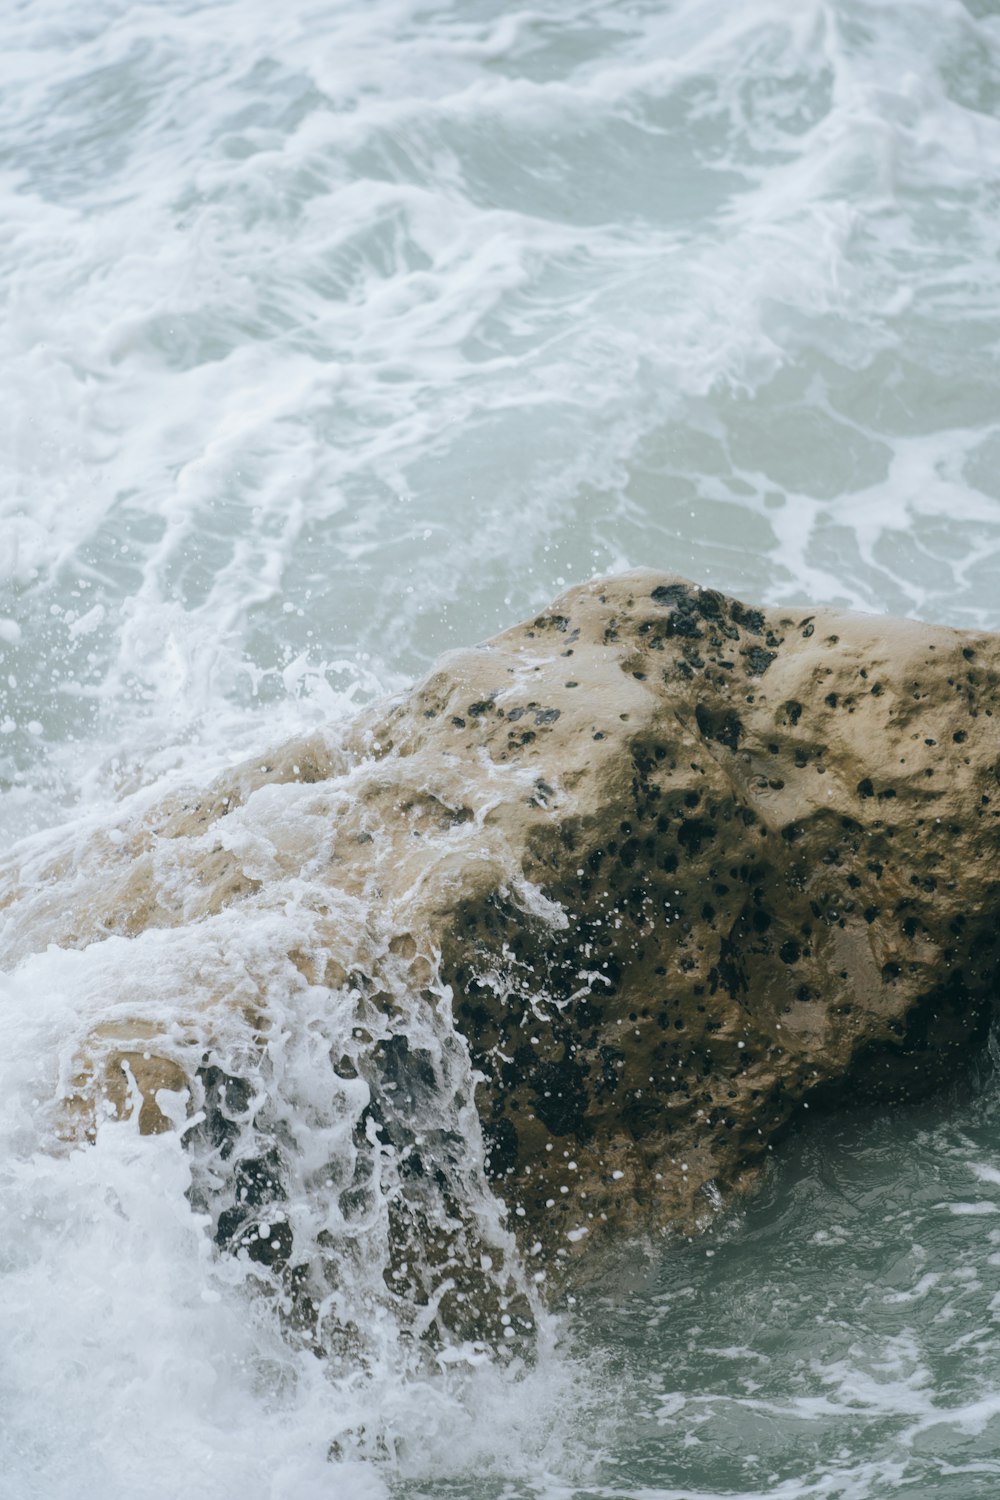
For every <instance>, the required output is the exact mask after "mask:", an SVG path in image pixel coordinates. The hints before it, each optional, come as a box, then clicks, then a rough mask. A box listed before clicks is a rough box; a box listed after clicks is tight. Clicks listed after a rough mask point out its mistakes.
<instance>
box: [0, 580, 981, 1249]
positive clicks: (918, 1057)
mask: <svg viewBox="0 0 1000 1500" xmlns="http://www.w3.org/2000/svg"><path fill="white" fill-rule="evenodd" d="M998 667H1000V644H998V640H997V638H996V637H993V636H989V635H980V634H975V633H969V632H959V631H953V630H948V629H943V628H940V627H935V626H929V625H924V624H920V623H918V622H915V621H899V620H889V619H885V618H881V617H868V616H859V615H849V614H842V613H838V612H836V611H832V610H806V609H789V608H778V609H758V608H751V607H748V606H746V605H743V604H740V603H738V602H737V601H735V600H732V599H728V598H726V597H724V596H723V595H721V594H718V593H715V592H714V591H711V590H703V589H699V588H697V587H696V586H694V585H692V584H689V583H687V582H685V581H684V580H682V579H678V578H675V577H669V576H663V575H661V574H657V573H653V572H646V571H641V572H635V573H630V574H626V575H623V576H620V577H616V578H611V579H605V580H597V581H594V582H592V583H589V584H586V585H584V586H582V587H580V588H575V589H571V590H569V591H568V592H567V593H565V594H564V595H562V596H561V597H560V598H559V599H558V600H557V601H556V602H555V603H554V604H553V605H552V607H551V608H550V609H549V610H547V611H546V612H545V613H543V614H541V615H539V616H538V617H537V618H536V619H535V620H533V621H530V622H528V623H527V624H524V625H520V626H517V627H516V628H514V629H512V630H509V631H507V632H505V633H504V634H502V635H500V636H498V637H497V638H496V639H495V640H493V641H490V642H488V643H487V644H486V645H484V646H480V647H477V648H475V649H472V650H468V651H462V652H456V653H453V654H452V655H450V656H449V657H447V658H445V659H444V660H443V661H442V662H441V664H440V665H439V667H438V668H437V670H436V671H434V672H433V673H432V674H431V676H430V677H429V678H428V679H427V680H426V681H425V682H423V683H422V684H420V685H419V686H418V687H416V688H415V689H414V690H413V691H412V692H410V693H408V694H407V695H405V696H404V697H402V698H401V699H399V700H397V701H395V702H393V703H391V704H389V705H388V706H382V707H377V708H375V709H373V710H371V711H368V712H366V713H365V714H363V715H362V716H361V717H360V718H359V719H358V720H357V721H356V722H355V723H354V725H353V726H352V727H351V729H350V731H349V733H348V736H347V738H346V740H345V741H344V742H343V743H340V744H337V745H331V744H328V743H327V742H326V741H325V739H324V738H323V737H322V736H319V737H316V738H315V739H314V740H311V741H309V742H308V743H307V742H301V743H297V744H293V745H291V746H287V747H285V748H284V749H282V750H280V751H278V752H275V754H274V755H273V756H271V757H269V758H268V760H267V761H266V762H263V763H261V764H260V765H257V764H254V765H252V766H245V767H242V768H239V769H238V770H236V771H234V772H233V773H232V774H231V775H230V776H227V777H224V778H222V779H221V781H219V782H218V783H217V784H216V785H214V786H213V787H212V788H210V789H209V790H208V791H207V792H205V793H202V794H198V793H194V792H193V793H192V794H191V795H190V796H189V797H183V798H180V799H174V801H173V802H172V804H171V805H170V806H160V807H157V808H153V809H151V810H150V811H149V812H148V813H147V814H146V815H145V816H144V817H143V818H142V819H140V820H139V822H138V823H137V824H136V825H134V826H129V827H126V828H124V829H123V830H122V831H121V834H120V835H119V836H118V840H117V842H110V841H109V839H108V837H107V836H106V835H104V834H102V835H95V837H94V838H93V839H92V840H91V842H90V844H89V845H88V846H87V848H85V849H84V850H83V851H77V852H76V853H75V854H74V855H73V857H72V858H69V857H68V856H67V855H66V854H65V853H63V854H57V855H55V856H52V857H51V858H49V860H48V863H46V861H45V860H44V859H40V860H37V861H35V862H34V863H33V864H32V865H31V867H30V868H22V870H21V872H20V875H18V874H17V872H15V873H14V874H13V875H12V877H11V880H10V883H9V886H8V890H7V893H6V897H4V896H3V894H2V893H0V903H4V902H6V905H7V914H8V933H7V936H8V939H9V941H10V942H11V944H12V945H13V949H14V951H15V953H16V952H18V951H24V950H25V949H30V948H36V947H44V945H45V944H46V943H48V942H59V943H64V944H69V945H76V946H82V945H84V944H86V943H90V942H93V941H95V940H96V939H99V938H101V937H103V936H105V935H108V934H119V935H123V936H126V937H132V936H134V935H135V934H136V933H138V932H142V931H146V930H148V929H150V928H154V927H155V928H174V927H183V928H184V929H185V931H186V932H188V933H190V932H191V931H196V930H197V929H198V926H199V924H201V923H207V922H209V921H210V920H211V919H213V918H217V917H218V915H219V914H220V913H224V912H226V911H228V910H230V909H237V908H238V909H240V910H244V911H245V913H246V918H247V921H248V922H252V921H255V920H257V919H258V918H259V915H260V913H262V912H264V911H268V910H272V909H273V908H274V903H275V902H276V901H278V900H279V899H286V898H287V890H288V889H289V888H290V882H292V883H295V888H296V890H297V891H300V893H301V894H300V896H299V897H297V899H300V900H301V901H303V902H305V903H306V904H307V905H308V907H309V910H310V912H311V913H312V920H313V927H312V929H311V931H312V937H311V938H310V940H309V942H308V943H302V942H299V943H298V944H297V945H296V946H290V947H289V948H288V950H287V952H286V953H285V954H283V955H279V957H281V958H282V960H283V961H284V963H285V966H286V969H287V970H288V971H289V973H291V974H292V975H293V976H296V975H297V976H299V980H300V981H301V983H303V984H309V985H312V986H326V987H328V988H329V989H330V990H331V991H338V992H340V991H342V990H344V987H345V986H347V987H351V986H353V988H352V989H351V993H352V994H357V995H358V996H359V997H360V998H359V999H358V1000H357V1005H358V1017H359V1019H360V1020H361V1021H362V1022H363V1025H362V1028H361V1031H359V1032H358V1035H359V1036H361V1037H362V1042H361V1043H360V1044H359V1045H361V1046H363V1045H364V1040H363V1038H364V1036H367V1035H368V1034H369V1033H368V1032H365V1031H364V1026H368V1027H369V1028H370V1031H371V1035H372V1036H373V1037H374V1035H375V1031H376V1030H377V1028H378V1026H379V1025H382V1021H380V1020H379V1019H378V1018H379V1017H381V1018H383V1020H384V1018H386V1017H389V1018H391V1017H393V1016H399V1015H402V1014H403V1012H404V1011H405V1010H406V1007H407V1006H412V1005H413V1004H414V1003H419V1004H423V1005H425V1006H426V1007H427V1008H428V1012H429V1013H430V1012H435V1013H437V1012H440V1010H441V1006H442V984H443V985H447V986H450V988H451V991H452V1005H453V1011H454V1018H455V1021H456V1023H457V1025H458V1027H459V1029H460V1031H461V1032H462V1033H463V1035H464V1036H465V1038H466V1039H467V1042H468V1046H469V1048H470V1050H471V1054H472V1058H473V1061H474V1063H475V1066H476V1067H477V1068H478V1070H479V1071H480V1073H481V1075H482V1081H481V1082H480V1084H479V1086H478V1090H477V1095H476V1103H477V1106H478V1110H479V1114H480V1117H481V1119H482V1122H483V1130H484V1135H485V1138H486V1141H487V1143H488V1146H489V1151H490V1169H491V1172H492V1175H493V1177H494V1179H495V1180H496V1181H497V1184H498V1191H499V1193H500V1194H501V1195H502V1197H503V1199H504V1200H505V1202H506V1204H507V1207H508V1210H509V1211H510V1213H511V1222H512V1223H513V1224H514V1226H515V1228H518V1229H520V1230H522V1231H523V1235H522V1238H523V1239H524V1241H525V1243H529V1242H534V1241H536V1240H538V1241H540V1242H541V1243H542V1244H543V1246H544V1248H545V1251H546V1253H548V1252H551V1251H552V1250H553V1249H554V1248H556V1249H560V1250H563V1251H566V1252H568V1253H569V1254H570V1255H572V1254H573V1253H575V1252H576V1251H578V1250H579V1248H580V1246H581V1245H586V1244H591V1243H593V1242H594V1241H596V1240H598V1239H600V1238H601V1234H600V1231H601V1230H603V1228H604V1227H605V1226H606V1225H607V1224H609V1223H611V1224H613V1225H614V1226H615V1227H616V1228H618V1229H620V1228H623V1227H624V1228H628V1229H632V1230H636V1231H641V1230H647V1229H652V1228H657V1227H669V1226H677V1227H683V1228H688V1227H689V1226H691V1225H693V1224H697V1223H698V1222H700V1221H703V1220H704V1219H705V1218H706V1217H707V1216H708V1215H710V1214H711V1212H712V1211H713V1209H714V1208H715V1207H716V1206H717V1205H718V1203H720V1202H721V1201H724V1200H725V1199H726V1198H727V1197H728V1196H729V1195H730V1194H731V1193H732V1192H733V1191H734V1190H741V1189H744V1188H746V1187H747V1186H748V1185H750V1184H751V1183H752V1182H753V1181H754V1178H755V1174H756V1173H757V1172H758V1171H759V1168H760V1166H761V1163H762V1161H763V1160H764V1157H765V1153H766V1151H767V1149H768V1147H769V1146H770V1145H771V1144H772V1143H773V1142H774V1141H775V1140H776V1138H777V1137H778V1136H779V1135H780V1134H781V1132H782V1131H783V1130H784V1129H786V1127H788V1125H789V1124H790V1123H791V1122H792V1121H794V1120H795V1119H796V1118H797V1117H798V1115H799V1113H800V1111H801V1109H802V1108H804V1107H805V1106H807V1105H812V1106H814V1107H815V1106H820V1105H822V1106H828V1105H832V1104H836V1103H838V1102H840V1101H845V1100H846V1101H850V1102H852V1103H858V1102H868V1101H871V1100H876V1099H881V1100H897V1099H903V1098H908V1097H913V1096H915V1095H917V1094H919V1093H922V1092H925V1091H926V1090H928V1089H931V1088H933V1087H936V1086H937V1085H939V1084H940V1083H941V1082H942V1081H943V1080H944V1079H946V1078H948V1077H950V1076H952V1075H954V1074H955V1073H956V1072H957V1071H958V1070H959V1068H960V1067H961V1065H962V1064H963V1062H964V1061H965V1060H967V1059H968V1058H969V1057H970V1054H971V1053H972V1051H973V1049H974V1048H975V1047H976V1046H978V1045H979V1043H980V1042H981V1041H982V1039H983V1037H984V1035H985V1031H986V1027H987V1025H988V1019H989V1015H990V1013H991V1008H992V1004H993V999H994V996H995V994H996V991H997V979H998V946H997V929H996V911H997V905H998V901H997V897H998V886H1000V862H998V858H997V849H998V828H997V819H998V815H1000V786H998V766H1000V759H998V757H1000V735H998V727H1000V726H998V720H997V717H996V715H997V712H998V698H997V683H998ZM293 794H294V795H293ZM56 891H58V892H60V893H61V894H60V895H59V899H58V900H56V899H54V897H53V893H54V892H56ZM67 891H71V892H73V896H72V900H71V901H67V898H66V892H67ZM234 1014H238V1015H239V1017H240V1019H241V1024H243V1025H244V1026H245V1027H246V1028H247V1032H248V1036H249V1037H251V1039H252V1043H251V1045H252V1046H255V1047H256V1048H258V1050H260V1051H261V1052H266V1050H267V1048H268V1046H269V1045H270V1042H269V1024H270V1023H269V1019H268V997H267V981H266V979H263V978H258V979H254V978H252V977H251V978H248V980H247V982H246V984H245V986H244V987H243V989H242V990H241V991H240V993H235V992H219V993H217V992H214V991H212V992H211V993H210V994H209V996H208V999H206V998H205V995H204V994H202V995H201V996H200V998H199V999H198V1001H197V1003H194V1002H192V1004H191V1005H190V1006H189V1007H187V1008H185V1006H184V1005H183V1004H181V1005H180V1007H179V1014H178V1016H177V1027H176V1029H175V1031H174V1034H173V1040H171V1039H170V1038H168V1037H166V1036H164V1037H162V1038H161V1039H160V1042H159V1043H158V1044H155V1045H154V1044H153V1043H152V1042H151V1041H150V1040H149V1039H148V1037H147V1035H146V1031H145V1030H143V1028H142V1026H141V1025H140V1026H139V1027H138V1031H136V1028H135V1027H131V1028H130V1023H129V1022H128V1021H123V1020H121V1019H118V1020H117V1021H116V1022H115V1023H114V1025H112V1026H110V1028H109V1027H105V1028H104V1030H103V1032H102V1034H101V1038H100V1042H99V1044H98V1043H96V1042H93V1041H92V1051H93V1053H94V1057H93V1059H92V1060H91V1062H90V1063H89V1064H88V1062H87V1058H86V1055H85V1056H84V1059H83V1071H84V1074H85V1075H86V1076H87V1077H88V1078H89V1079H91V1080H92V1082H91V1083H90V1084H80V1083H78V1084H77V1092H80V1091H81V1090H82V1092H84V1093H86V1092H87V1088H88V1087H89V1088H90V1089H91V1091H93V1090H94V1089H96V1088H97V1087H98V1085H97V1084H96V1083H95V1082H93V1080H96V1079H99V1078H100V1077H102V1076H103V1071H102V1070H103V1069H105V1068H106V1067H107V1066H109V1065H110V1066H111V1068H112V1071H113V1069H114V1067H115V1066H119V1065H120V1063H121V1062H122V1061H126V1062H129V1063H130V1067H131V1073H132V1076H133V1078H134V1079H135V1084H136V1086H137V1087H138V1088H139V1090H140V1091H141V1092H142V1093H143V1097H144V1100H145V1101H146V1102H145V1103H144V1116H143V1119H142V1120H141V1121H140V1123H141V1124H142V1127H143V1128H144V1129H160V1128H164V1120H163V1117H162V1116H161V1115H160V1113H159V1111H158V1109H157V1106H156V1103H155V1094H156V1091H157V1089H159V1088H163V1087H168V1088H170V1089H172V1090H175V1089H176V1087H177V1070H178V1069H181V1070H182V1071H183V1072H184V1073H185V1074H186V1076H188V1077H189V1078H193V1076H194V1072H195V1071H196V1068H195V1067H194V1066H193V1065H192V1059H194V1058H197V1056H198V1055H199V1049H202V1054H203V1055H205V1056H207V1055H208V1051H209V1050H210V1048H211V1045H212V1038H213V1036H214V1035H216V1033H217V1032H218V1030H219V1028H220V1026H222V1025H223V1021H224V1018H228V1019H226V1020H225V1024H229V1022H230V1021H231V1019H232V1016H233V1015H234ZM366 1018H367V1019H366ZM386 1024H389V1023H386ZM390 1029H391V1028H390ZM133 1032H135V1035H134V1034H133ZM136 1036H138V1037H139V1041H138V1042H137V1041H136ZM178 1037H180V1038H181V1041H180V1042H178V1040H177V1038H178ZM109 1039H110V1040H109ZM372 1046H373V1051H372V1054H371V1056H370V1057H369V1058H368V1059H367V1061H366V1059H365V1057H364V1056H361V1057H360V1060H359V1059H358V1058H357V1057H356V1058H355V1065H356V1066H357V1067H358V1068H359V1069H360V1071H361V1072H362V1074H363V1076H365V1077H367V1078H368V1081H369V1084H370V1086H371V1089H372V1091H373V1094H374V1095H375V1097H376V1099H377V1097H378V1092H379V1088H380V1079H381V1080H382V1082H383V1083H384V1082H385V1078H386V1077H387V1074H385V1071H384V1068H385V1064H384V1061H379V1057H382V1058H383V1059H384V1056H385V1055H386V1054H385V1037H384V1031H383V1035H382V1041H381V1042H380V1043H379V1046H381V1047H382V1049H383V1050H382V1053H381V1054H378V1056H376V1054H377V1053H378V1048H377V1047H376V1046H375V1043H374V1042H373V1043H372ZM86 1051H87V1049H86V1048H84V1053H85V1054H86ZM147 1052H148V1053H150V1057H146V1056H145V1054H146V1053H147ZM407 1056H408V1057H409V1058H410V1061H411V1063H412V1065H413V1066H417V1063H416V1062H415V1061H414V1059H415V1057H416V1053H415V1052H414V1051H413V1050H412V1049H411V1050H410V1052H409V1053H407V1052H406V1049H405V1048H404V1049H403V1052H402V1054H400V1052H399V1051H398V1050H397V1052H396V1054H395V1057H394V1062H393V1067H394V1069H395V1070H396V1075H398V1073H399V1069H400V1068H401V1067H402V1068H403V1070H404V1072H405V1069H406V1067H407V1066H408V1064H407V1061H406V1058H407ZM137 1059H138V1060H141V1061H142V1063H143V1066H142V1067H137V1066H136V1063H137ZM151 1059H152V1060H151ZM157 1060H158V1061H157ZM380 1069H382V1071H381V1072H380ZM144 1079H146V1080H147V1082H144ZM158 1079H159V1080H163V1079H167V1080H168V1082H167V1083H164V1082H162V1081H160V1082H157V1080H158ZM397 1086H398V1077H397V1082H396V1083H394V1084H393V1087H394V1088H395V1087H397ZM202 1092H203V1094H204V1090H203V1091H202ZM197 1094H198V1091H197V1088H196V1087H195V1088H194V1095H195V1096H197ZM124 1097H125V1096H124V1094H121V1099H122V1100H123V1099H124ZM114 1102H115V1100H114V1099H112V1103H114ZM417 1217H419V1216H417ZM413 1222H417V1219H416V1218H415V1219H414V1221H413Z"/></svg>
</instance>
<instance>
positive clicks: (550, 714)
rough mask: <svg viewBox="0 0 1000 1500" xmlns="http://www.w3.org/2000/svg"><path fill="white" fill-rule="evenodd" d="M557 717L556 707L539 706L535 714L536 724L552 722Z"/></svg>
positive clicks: (557, 710)
mask: <svg viewBox="0 0 1000 1500" xmlns="http://www.w3.org/2000/svg"><path fill="white" fill-rule="evenodd" d="M558 717H559V709H558V708H541V709H539V711H538V713H537V714H536V715H535V723H536V724H554V723H555V722H556V720H557V719H558Z"/></svg>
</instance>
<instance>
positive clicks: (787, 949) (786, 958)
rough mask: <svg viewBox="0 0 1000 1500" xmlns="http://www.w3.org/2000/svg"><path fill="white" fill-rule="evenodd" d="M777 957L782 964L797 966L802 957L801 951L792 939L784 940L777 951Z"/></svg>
mask: <svg viewBox="0 0 1000 1500" xmlns="http://www.w3.org/2000/svg"><path fill="white" fill-rule="evenodd" d="M778 957H779V958H780V959H781V962H782V963H783V964H797V963H798V961H799V959H800V958H801V957H802V949H801V947H800V946H799V944H798V943H797V942H796V941H795V939H794V938H786V939H785V941H784V942H783V943H782V945H781V947H780V948H779V949H778Z"/></svg>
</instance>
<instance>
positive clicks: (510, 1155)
mask: <svg viewBox="0 0 1000 1500" xmlns="http://www.w3.org/2000/svg"><path fill="white" fill-rule="evenodd" d="M483 1145H484V1146H485V1148H486V1153H485V1154H486V1175H487V1176H488V1177H490V1178H492V1179H493V1180H494V1181H495V1180H496V1178H498V1177H505V1176H506V1175H507V1173H508V1172H513V1170H514V1168H515V1167H516V1166H517V1160H518V1151H519V1147H520V1142H519V1140H518V1135H517V1127H516V1126H515V1125H514V1123H513V1122H512V1121H511V1120H508V1119H503V1118H501V1119H499V1120H486V1121H484V1123H483Z"/></svg>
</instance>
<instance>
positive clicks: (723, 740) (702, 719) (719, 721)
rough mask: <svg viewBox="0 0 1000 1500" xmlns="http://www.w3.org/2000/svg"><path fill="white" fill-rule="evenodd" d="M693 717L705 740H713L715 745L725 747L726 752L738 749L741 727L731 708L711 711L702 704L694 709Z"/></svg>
mask: <svg viewBox="0 0 1000 1500" xmlns="http://www.w3.org/2000/svg"><path fill="white" fill-rule="evenodd" d="M694 716H695V720H696V722H697V725H698V728H699V729H700V730H701V732H702V734H703V735H704V736H705V738H706V739H707V740H714V741H715V742H716V744H719V745H725V746H726V748H727V749H728V750H735V749H737V748H738V746H739V743H740V736H741V735H742V733H743V725H742V723H741V721H740V719H739V718H738V716H737V715H736V714H735V713H733V711H732V709H731V708H727V709H723V710H721V711H720V710H718V709H715V710H713V709H710V708H708V707H707V706H706V705H705V704H704V703H699V704H698V706H697V707H696V708H695V711H694Z"/></svg>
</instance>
